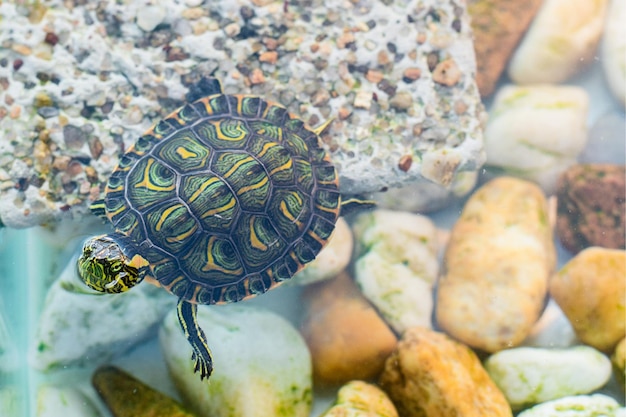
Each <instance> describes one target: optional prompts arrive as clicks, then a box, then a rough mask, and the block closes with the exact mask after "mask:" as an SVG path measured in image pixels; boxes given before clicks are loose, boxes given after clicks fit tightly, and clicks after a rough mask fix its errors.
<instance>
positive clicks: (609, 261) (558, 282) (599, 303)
mask: <svg viewBox="0 0 626 417" xmlns="http://www.w3.org/2000/svg"><path fill="white" fill-rule="evenodd" d="M624 277H626V251H624V250H617V249H604V248H598V247H591V248H587V249H585V250H583V251H581V252H580V253H578V254H577V255H576V256H575V257H574V258H573V259H571V260H570V261H569V262H567V263H566V264H565V265H564V266H563V267H562V268H561V269H560V270H559V271H558V273H557V274H555V275H554V276H553V277H552V279H551V280H550V295H551V296H552V297H553V298H554V300H555V301H556V302H557V304H558V305H559V307H561V309H562V310H563V312H564V313H565V315H566V316H567V318H568V319H569V321H570V323H571V324H572V327H573V328H574V330H575V332H576V335H577V336H578V338H579V339H580V340H581V341H582V342H583V343H586V344H588V345H590V346H593V347H595V348H596V349H598V350H601V351H604V352H609V351H612V350H613V349H614V348H615V345H616V344H617V343H618V342H619V341H620V340H621V339H623V338H624V336H625V335H626V323H625V320H624V311H626V280H624Z"/></svg>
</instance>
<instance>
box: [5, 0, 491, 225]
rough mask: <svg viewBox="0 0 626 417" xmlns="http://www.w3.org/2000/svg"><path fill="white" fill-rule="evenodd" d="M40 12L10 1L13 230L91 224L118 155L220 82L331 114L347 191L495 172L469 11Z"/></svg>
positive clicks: (268, 3)
mask: <svg viewBox="0 0 626 417" xmlns="http://www.w3.org/2000/svg"><path fill="white" fill-rule="evenodd" d="M27 4H28V5H26V4H21V3H17V4H16V3H15V2H4V3H3V4H1V5H0V19H2V25H0V39H2V42H1V48H0V103H1V104H0V120H1V121H2V124H1V126H2V128H1V130H0V138H1V140H0V219H1V220H2V222H3V223H4V224H5V225H7V226H10V227H27V226H31V225H34V224H39V223H44V222H48V221H51V220H53V219H55V218H58V217H61V216H63V214H64V213H66V214H67V213H68V212H70V214H74V215H80V214H81V213H83V212H84V208H85V207H86V205H87V204H86V203H87V202H89V201H90V200H93V199H94V198H97V197H98V195H99V192H100V190H101V189H102V185H103V183H104V181H106V179H107V177H108V175H109V173H110V172H111V170H112V169H113V167H114V166H115V164H116V162H117V159H118V157H119V155H120V153H121V152H122V151H123V150H124V149H127V148H128V146H130V145H131V144H132V143H133V141H134V139H135V138H136V137H137V136H138V135H139V134H140V133H142V132H143V131H144V130H145V129H146V128H148V127H149V126H150V125H151V124H152V123H153V122H154V121H156V120H157V119H158V118H159V117H162V116H164V115H167V114H168V113H169V112H171V111H172V110H174V109H175V108H176V107H178V106H180V105H181V104H182V102H183V99H184V96H185V94H186V93H187V91H188V86H189V85H190V84H192V83H193V82H194V81H195V80H197V79H198V78H199V76H200V75H202V74H209V73H211V74H214V75H215V76H217V77H218V78H220V79H221V80H222V82H223V85H224V89H225V91H226V92H227V93H234V92H240V93H251V94H257V95H261V96H263V97H267V98H268V99H271V100H274V101H277V102H280V103H282V104H283V105H285V106H286V107H287V108H288V109H289V110H290V111H291V112H292V113H294V114H296V115H298V116H299V117H301V118H302V119H303V120H305V121H306V122H307V123H309V124H310V125H312V126H317V125H319V124H320V123H321V122H323V121H325V120H328V119H329V118H333V119H334V122H333V124H332V126H331V127H330V129H329V130H328V132H327V135H325V137H324V138H323V139H324V141H325V142H326V143H327V145H328V147H329V149H330V150H331V152H332V157H333V160H334V161H335V162H336V164H337V166H338V168H339V169H340V176H341V181H342V190H343V191H344V192H346V193H356V192H369V191H377V190H380V189H383V188H389V187H393V186H399V185H402V184H406V183H409V182H414V181H416V180H417V181H424V180H428V181H430V182H433V183H435V184H438V185H440V186H442V187H447V186H450V185H452V186H453V185H454V183H455V181H456V177H457V174H461V173H465V172H468V171H470V172H473V171H477V170H478V168H479V167H480V166H481V165H482V162H483V159H484V155H483V151H482V134H481V129H480V117H478V116H480V115H482V113H483V108H482V104H481V103H480V100H479V96H478V90H477V88H476V83H475V81H474V73H475V60H474V53H473V48H472V40H471V29H470V26H469V18H468V15H467V13H466V11H465V9H464V7H463V3H459V2H456V1H452V0H447V1H436V0H429V1H418V0H411V1H406V2H396V3H389V2H379V1H375V0H364V1H360V2H359V3H358V4H355V3H353V2H347V1H342V0H333V1H321V0H315V1H311V2H308V3H307V4H306V6H300V5H298V4H296V2H285V1H283V0H273V1H272V0H258V1H254V2H252V4H251V3H250V2H248V1H244V0H238V1H232V0H221V1H215V2H210V6H202V7H191V6H188V2H175V1H167V2H165V1H164V2H158V3H157V2H154V3H151V4H150V5H149V7H148V6H146V3H145V2H144V1H126V2H117V1H113V0H105V1H100V2H63V1H61V0H53V1H50V2H45V4H44V3H42V2H34V3H27ZM207 4H208V3H207ZM407 161H411V162H412V163H408V162H407Z"/></svg>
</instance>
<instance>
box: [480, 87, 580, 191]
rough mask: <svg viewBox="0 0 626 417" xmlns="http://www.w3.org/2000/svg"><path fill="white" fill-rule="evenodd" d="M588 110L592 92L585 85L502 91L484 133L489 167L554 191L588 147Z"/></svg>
mask: <svg viewBox="0 0 626 417" xmlns="http://www.w3.org/2000/svg"><path fill="white" fill-rule="evenodd" d="M588 107H589V97H588V94H587V92H586V91H585V90H583V89H582V88H580V87H574V86H563V85H558V86H557V85H531V86H516V85H506V86H504V87H502V88H500V89H499V90H498V93H497V94H496V97H495V100H494V103H493V106H492V107H491V110H490V113H489V122H488V123H487V127H486V129H485V151H486V152H487V165H488V166H490V167H491V169H497V170H503V171H504V172H505V173H506V174H507V175H513V176H516V177H520V178H524V179H528V180H531V181H534V182H536V183H538V184H539V185H540V186H541V188H542V189H543V190H544V191H546V192H547V193H552V192H553V191H554V189H555V186H556V182H557V179H558V177H559V175H560V174H561V173H562V172H563V171H565V170H566V169H567V168H568V167H570V166H571V165H573V164H575V163H576V158H577V157H578V155H579V154H580V153H581V152H582V150H583V149H584V148H585V143H586V141H587V111H588ZM529 120H532V121H533V122H532V123H529Z"/></svg>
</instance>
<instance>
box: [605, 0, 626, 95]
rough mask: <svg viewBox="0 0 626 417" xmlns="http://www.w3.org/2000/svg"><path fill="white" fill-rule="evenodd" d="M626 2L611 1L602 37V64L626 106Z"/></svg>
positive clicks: (607, 77) (614, 92)
mask: <svg viewBox="0 0 626 417" xmlns="http://www.w3.org/2000/svg"><path fill="white" fill-rule="evenodd" d="M624 21H626V3H624V2H623V1H619V0H612V1H609V6H608V12H607V15H606V23H605V25H604V35H603V37H602V48H601V53H602V59H601V61H602V65H603V67H604V74H605V75H606V80H607V81H608V84H609V87H610V88H611V92H612V93H613V95H614V96H615V98H616V99H618V100H619V101H620V102H621V103H622V106H626V97H625V95H626V73H624V68H626V56H624V50H625V49H626V26H624V24H623V22H624Z"/></svg>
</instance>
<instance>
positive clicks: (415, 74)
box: [402, 68, 422, 82]
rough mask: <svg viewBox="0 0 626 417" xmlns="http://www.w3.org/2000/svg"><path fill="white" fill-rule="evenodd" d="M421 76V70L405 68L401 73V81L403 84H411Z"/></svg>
mask: <svg viewBox="0 0 626 417" xmlns="http://www.w3.org/2000/svg"><path fill="white" fill-rule="evenodd" d="M421 75H422V70H421V69H419V68H407V69H405V70H404V72H403V73H402V79H403V80H404V81H405V82H413V81H415V80H417V79H418V78H419V77H420V76H421Z"/></svg>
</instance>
